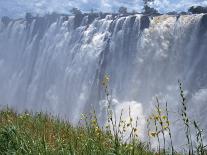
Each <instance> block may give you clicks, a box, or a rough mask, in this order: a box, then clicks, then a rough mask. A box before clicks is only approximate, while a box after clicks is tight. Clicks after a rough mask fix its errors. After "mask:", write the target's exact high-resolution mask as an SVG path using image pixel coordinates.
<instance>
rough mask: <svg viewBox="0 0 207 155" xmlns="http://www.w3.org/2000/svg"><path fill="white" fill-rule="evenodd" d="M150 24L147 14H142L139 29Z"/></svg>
mask: <svg viewBox="0 0 207 155" xmlns="http://www.w3.org/2000/svg"><path fill="white" fill-rule="evenodd" d="M149 26H150V19H149V17H148V16H142V17H141V20H140V30H144V29H146V28H148V27H149Z"/></svg>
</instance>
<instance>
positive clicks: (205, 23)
mask: <svg viewBox="0 0 207 155" xmlns="http://www.w3.org/2000/svg"><path fill="white" fill-rule="evenodd" d="M201 23H202V25H203V27H204V28H206V29H207V14H206V15H203V17H202V19H201Z"/></svg>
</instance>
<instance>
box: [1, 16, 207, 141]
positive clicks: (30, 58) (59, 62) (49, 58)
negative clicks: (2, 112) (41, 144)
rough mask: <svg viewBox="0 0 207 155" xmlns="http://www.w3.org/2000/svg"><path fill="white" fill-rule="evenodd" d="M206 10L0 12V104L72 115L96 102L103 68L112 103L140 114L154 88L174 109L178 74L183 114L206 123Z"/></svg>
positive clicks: (99, 97) (151, 101)
mask: <svg viewBox="0 0 207 155" xmlns="http://www.w3.org/2000/svg"><path fill="white" fill-rule="evenodd" d="M206 17H207V15H206V14H199V15H181V16H173V15H161V16H155V17H147V16H143V15H130V16H123V17H119V16H114V15H106V16H104V17H98V16H93V15H87V16H83V15H81V16H76V17H74V16H65V15H57V14H51V15H45V16H44V17H32V18H30V19H16V20H9V21H6V22H5V21H4V20H2V21H1V22H0V102H1V103H0V105H1V106H3V105H9V106H10V107H13V108H15V109H16V110H18V111H23V110H25V109H28V110H32V111H47V112H49V113H52V114H54V115H59V116H61V117H63V118H66V119H69V120H70V121H72V122H77V121H78V120H79V116H80V115H81V113H82V112H84V111H87V110H89V109H90V106H91V105H93V106H94V107H95V108H96V109H98V110H100V109H101V108H103V107H102V106H103V105H101V103H102V102H101V101H102V100H103V99H104V96H105V94H104V91H103V88H102V86H101V81H102V79H103V76H104V74H105V73H107V74H109V76H110V89H111V90H112V96H113V98H114V99H115V101H116V102H115V105H114V107H115V108H118V109H121V107H126V105H130V106H132V107H135V108H136V107H139V108H140V109H139V110H137V112H138V113H139V114H137V115H140V117H141V118H142V117H145V115H147V114H148V113H149V112H150V110H151V109H152V107H153V104H154V103H155V100H154V97H155V96H158V97H159V98H160V100H161V102H166V101H168V103H169V107H170V109H174V110H177V108H178V107H179V100H180V99H179V90H178V82H177V81H178V80H181V81H182V82H183V85H184V89H185V90H186V92H185V93H186V94H187V97H188V103H189V105H188V107H189V109H190V114H191V115H193V116H195V117H196V118H197V119H198V120H199V121H200V122H202V127H203V128H204V129H207V121H206V119H205V117H206V112H207V106H206V104H207V53H206V52H207V28H206V26H207V20H206V19H207V18H206ZM120 105H123V106H121V107H120ZM100 112H101V110H100ZM134 113H136V110H135V112H134ZM141 125H142V126H144V125H145V123H144V122H142V123H141ZM175 130H176V131H177V130H179V127H178V128H176V129H175ZM177 138H179V133H178V134H177ZM181 141H182V139H181Z"/></svg>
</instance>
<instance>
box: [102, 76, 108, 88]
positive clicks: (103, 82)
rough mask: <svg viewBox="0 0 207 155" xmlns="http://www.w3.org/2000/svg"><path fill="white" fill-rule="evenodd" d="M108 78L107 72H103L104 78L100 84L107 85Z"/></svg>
mask: <svg viewBox="0 0 207 155" xmlns="http://www.w3.org/2000/svg"><path fill="white" fill-rule="evenodd" d="M109 80H110V78H109V75H108V74H105V75H104V78H103V81H102V85H103V86H107V85H108V83H109Z"/></svg>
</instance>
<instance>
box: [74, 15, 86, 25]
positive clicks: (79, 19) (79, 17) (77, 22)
mask: <svg viewBox="0 0 207 155" xmlns="http://www.w3.org/2000/svg"><path fill="white" fill-rule="evenodd" d="M83 18H84V15H83V14H77V15H75V19H74V28H77V27H79V26H80V25H81V22H82V20H83Z"/></svg>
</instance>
